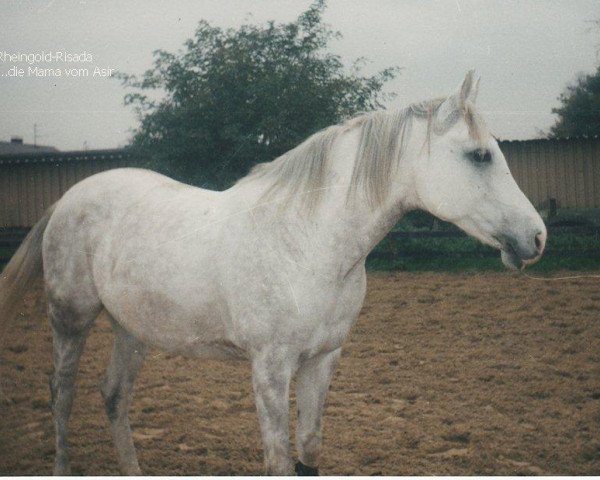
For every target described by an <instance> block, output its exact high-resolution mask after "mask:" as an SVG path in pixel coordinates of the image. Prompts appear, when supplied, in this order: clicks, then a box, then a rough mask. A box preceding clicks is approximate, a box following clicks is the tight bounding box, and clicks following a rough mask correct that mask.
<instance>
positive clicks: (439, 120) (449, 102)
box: [435, 94, 459, 131]
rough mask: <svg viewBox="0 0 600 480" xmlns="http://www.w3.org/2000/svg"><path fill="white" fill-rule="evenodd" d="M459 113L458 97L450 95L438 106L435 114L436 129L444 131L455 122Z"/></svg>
mask: <svg viewBox="0 0 600 480" xmlns="http://www.w3.org/2000/svg"><path fill="white" fill-rule="evenodd" d="M458 114H459V105H458V97H457V96H456V94H455V95H450V96H449V97H448V98H446V100H444V102H443V103H442V104H441V105H440V106H439V107H438V109H437V111H436V114H435V126H436V130H439V131H444V130H446V129H447V128H448V127H449V126H450V125H452V124H453V123H454V121H455V120H456V118H458Z"/></svg>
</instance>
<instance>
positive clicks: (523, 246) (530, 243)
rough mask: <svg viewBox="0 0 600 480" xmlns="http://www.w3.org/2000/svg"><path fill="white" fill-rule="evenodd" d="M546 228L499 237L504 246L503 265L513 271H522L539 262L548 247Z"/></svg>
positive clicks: (502, 248)
mask: <svg viewBox="0 0 600 480" xmlns="http://www.w3.org/2000/svg"><path fill="white" fill-rule="evenodd" d="M546 235H547V234H546V228H545V227H544V228H543V229H535V230H533V231H532V230H531V229H529V231H525V232H523V233H522V234H521V235H518V236H516V235H505V236H503V237H498V241H499V242H500V244H501V245H502V247H501V250H502V255H501V257H502V263H504V265H505V266H506V267H508V268H510V269H512V270H521V269H523V268H525V267H526V266H529V265H533V264H534V263H535V262H537V261H538V260H539V259H540V258H541V257H542V253H543V252H544V248H545V246H546Z"/></svg>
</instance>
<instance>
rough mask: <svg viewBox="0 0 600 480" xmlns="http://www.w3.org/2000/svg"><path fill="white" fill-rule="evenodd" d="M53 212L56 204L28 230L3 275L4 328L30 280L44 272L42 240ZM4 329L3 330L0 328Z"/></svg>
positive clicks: (0, 308)
mask: <svg viewBox="0 0 600 480" xmlns="http://www.w3.org/2000/svg"><path fill="white" fill-rule="evenodd" d="M53 212H54V205H52V206H51V207H50V208H49V209H48V210H46V213H44V216H43V217H42V219H41V220H40V221H39V222H38V223H36V224H35V225H34V226H33V228H32V229H31V230H30V231H29V233H28V234H27V236H26V237H25V240H23V243H21V246H20V247H19V248H18V250H17V251H16V252H15V254H14V255H13V256H12V258H11V259H10V261H9V262H8V264H7V265H6V267H5V268H4V270H3V271H2V275H1V276H0V326H2V327H3V326H4V325H5V324H6V322H8V321H9V320H11V319H12V318H13V317H14V316H15V314H16V310H17V305H18V303H19V301H20V300H21V299H22V298H23V296H24V295H25V292H26V291H27V289H28V288H29V287H30V286H31V281H32V280H34V279H35V278H36V277H37V276H39V275H40V274H41V273H42V239H43V238H44V231H45V230H46V227H47V226H48V221H49V220H50V217H51V216H52V213H53ZM3 330H4V328H1V329H0V331H3ZM0 335H1V334H0Z"/></svg>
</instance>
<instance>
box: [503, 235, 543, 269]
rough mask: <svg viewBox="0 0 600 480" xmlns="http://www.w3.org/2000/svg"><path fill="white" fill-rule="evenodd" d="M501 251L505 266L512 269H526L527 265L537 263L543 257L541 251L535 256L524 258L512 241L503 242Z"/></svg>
mask: <svg viewBox="0 0 600 480" xmlns="http://www.w3.org/2000/svg"><path fill="white" fill-rule="evenodd" d="M500 251H501V254H500V258H502V263H503V264H504V266H505V267H507V268H509V269H510V270H523V269H525V267H528V266H530V265H533V264H534V263H536V262H537V261H538V260H539V259H540V258H541V257H542V255H541V253H540V254H538V255H536V256H533V257H529V258H523V257H521V256H520V255H519V254H518V253H517V252H516V250H515V248H514V247H513V246H512V245H511V243H510V242H502V247H501V248H500Z"/></svg>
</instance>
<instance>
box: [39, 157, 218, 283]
mask: <svg viewBox="0 0 600 480" xmlns="http://www.w3.org/2000/svg"><path fill="white" fill-rule="evenodd" d="M216 196H218V192H211V191H208V190H202V189H199V188H195V187H191V186H189V185H185V184H183V183H180V182H177V181H175V180H173V179H171V178H169V177H166V176H164V175H161V174H158V173H156V172H152V171H150V170H144V169H135V168H123V169H115V170H108V171H106V172H101V173H98V174H96V175H92V176H90V177H88V178H86V179H84V180H82V181H81V182H79V183H77V184H75V185H74V186H73V187H71V188H70V189H69V190H68V191H67V192H66V193H65V194H64V195H63V197H62V198H61V199H60V200H59V201H58V202H57V204H56V207H55V211H54V213H53V215H52V218H51V219H50V221H49V223H48V227H47V229H46V232H45V234H44V243H43V257H44V272H45V274H44V276H45V278H46V284H47V285H48V284H49V285H50V287H52V285H56V286H57V287H60V288H58V290H65V289H68V288H67V287H68V286H70V285H72V286H76V287H77V288H78V289H81V288H83V287H85V286H86V285H89V287H88V290H90V292H91V291H96V290H97V289H98V283H99V282H98V276H101V277H102V278H103V279H106V280H109V278H108V277H107V275H108V274H109V273H110V272H111V271H113V270H114V269H115V267H116V266H117V265H118V264H119V263H121V264H122V263H123V262H126V263H135V262H136V258H128V259H126V260H124V259H123V258H124V256H127V255H129V257H132V256H133V255H136V256H139V257H140V259H141V260H143V256H142V254H143V253H147V252H148V250H149V248H151V247H154V246H156V245H157V244H160V243H161V242H163V241H166V240H167V239H169V238H170V236H172V235H178V232H177V227H179V228H183V226H184V225H186V224H189V222H190V221H191V216H192V215H191V214H192V212H190V211H189V210H190V209H189V208H186V204H188V205H189V204H193V205H198V204H202V205H203V204H207V205H209V204H212V203H214V199H215V198H216Z"/></svg>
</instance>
